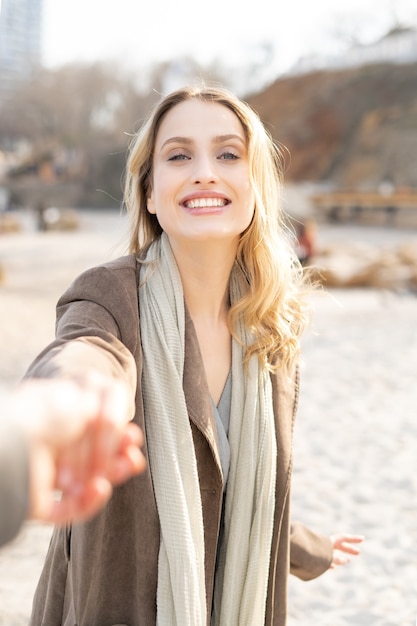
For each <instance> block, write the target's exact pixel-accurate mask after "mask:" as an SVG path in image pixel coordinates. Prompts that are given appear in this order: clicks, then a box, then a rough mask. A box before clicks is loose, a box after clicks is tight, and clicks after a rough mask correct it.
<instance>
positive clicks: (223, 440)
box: [211, 370, 232, 491]
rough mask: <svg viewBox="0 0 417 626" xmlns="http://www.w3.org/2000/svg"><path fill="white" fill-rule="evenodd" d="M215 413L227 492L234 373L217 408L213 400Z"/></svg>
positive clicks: (228, 378) (227, 380)
mask: <svg viewBox="0 0 417 626" xmlns="http://www.w3.org/2000/svg"><path fill="white" fill-rule="evenodd" d="M211 402H212V404H213V411H214V415H215V418H216V426H217V437H218V440H219V452H220V462H221V465H222V471H223V485H224V486H223V490H224V491H225V490H226V483H227V477H228V476H229V468H230V446H229V439H228V436H229V422H230V406H231V402H232V371H231V370H230V372H229V374H228V376H227V379H226V383H225V385H224V389H223V391H222V395H221V396H220V400H219V404H218V405H217V406H216V405H215V403H214V400H213V398H212V399H211Z"/></svg>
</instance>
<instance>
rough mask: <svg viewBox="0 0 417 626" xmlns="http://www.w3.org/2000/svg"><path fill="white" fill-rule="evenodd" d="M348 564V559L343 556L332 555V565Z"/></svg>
mask: <svg viewBox="0 0 417 626" xmlns="http://www.w3.org/2000/svg"><path fill="white" fill-rule="evenodd" d="M349 562H350V558H349V557H348V556H346V555H344V554H340V553H339V552H334V553H333V560H332V565H333V566H335V565H347V564H348V563H349Z"/></svg>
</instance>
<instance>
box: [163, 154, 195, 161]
mask: <svg viewBox="0 0 417 626" xmlns="http://www.w3.org/2000/svg"><path fill="white" fill-rule="evenodd" d="M189 158H190V157H189V156H187V155H186V154H184V152H177V153H175V154H172V155H171V156H169V157H168V161H185V160H187V159H189Z"/></svg>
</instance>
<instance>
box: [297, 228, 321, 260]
mask: <svg viewBox="0 0 417 626" xmlns="http://www.w3.org/2000/svg"><path fill="white" fill-rule="evenodd" d="M296 236H297V241H296V252H297V257H298V260H299V261H300V263H301V265H308V263H309V262H310V261H311V257H312V256H313V255H314V253H315V238H316V229H315V225H314V224H313V223H312V222H310V221H307V222H305V223H303V222H298V223H297V226H296Z"/></svg>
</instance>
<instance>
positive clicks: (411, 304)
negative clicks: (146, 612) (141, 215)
mask: <svg viewBox="0 0 417 626" xmlns="http://www.w3.org/2000/svg"><path fill="white" fill-rule="evenodd" d="M125 226H126V225H125V222H124V219H122V218H120V217H119V216H118V215H117V214H115V213H111V212H92V211H90V212H82V214H81V227H80V229H79V230H78V231H75V232H66V233H65V232H55V233H52V232H51V233H38V232H36V230H35V228H34V222H33V217H32V216H31V215H30V214H29V213H28V214H27V215H26V216H25V228H24V230H23V231H22V232H20V233H15V234H8V235H0V265H1V266H3V268H4V270H5V281H4V283H3V284H2V285H0V350H1V359H0V395H1V391H2V390H6V389H7V388H8V387H9V386H10V385H13V384H14V383H15V382H17V381H18V380H19V378H20V377H21V376H22V374H23V373H24V371H25V369H26V368H27V366H28V365H29V363H30V362H31V360H32V359H33V358H34V357H35V356H36V354H37V353H38V351H39V350H40V349H42V348H43V347H44V346H45V344H46V343H48V342H49V341H50V340H51V339H52V338H53V333H54V318H55V312H54V307H55V303H56V300H57V298H58V297H59V295H60V294H61V293H62V291H63V290H64V289H65V288H66V286H67V285H68V284H69V283H70V281H71V280H72V279H73V278H75V276H76V275H77V274H79V273H80V271H82V270H83V269H86V268H87V267H90V266H92V265H95V264H96V263H100V262H102V261H105V260H107V259H108V258H112V257H115V256H118V255H119V254H120V253H122V252H123V246H122V244H121V241H122V236H123V232H124V231H125ZM318 236H319V242H320V241H323V242H324V241H336V240H337V239H338V238H340V239H344V240H349V239H350V240H351V239H354V240H355V241H358V240H363V241H365V242H370V243H372V244H374V245H386V244H389V243H395V242H397V241H405V240H408V241H411V240H416V241H417V231H414V232H413V231H410V230H407V231H399V230H390V229H387V228H383V227H381V228H371V227H362V228H359V227H352V226H339V227H337V226H332V227H328V226H326V227H324V226H320V227H319V232H318ZM312 302H313V308H314V318H313V324H312V328H311V329H310V330H309V331H308V332H307V333H306V334H305V336H304V339H303V349H302V363H301V368H302V379H301V400H300V406H299V411H298V417H297V424H296V430H295V444H294V480H293V518H294V519H299V520H301V521H303V522H305V523H307V524H308V525H310V526H311V527H312V528H314V529H315V530H317V531H319V532H323V533H326V534H327V533H329V534H330V533H336V532H342V531H346V532H354V533H361V534H363V535H365V537H366V540H365V543H364V545H363V549H362V555H361V556H360V557H359V558H357V559H354V560H353V561H352V563H350V564H349V565H348V566H345V567H343V568H339V569H337V570H335V571H329V572H327V573H326V574H325V575H323V576H322V577H320V578H318V579H316V580H314V581H310V582H308V583H305V582H301V581H299V580H297V579H294V578H291V581H290V611H289V626H348V625H349V626H351V625H352V626H415V624H416V618H417V472H416V473H414V470H415V467H416V448H417V408H416V407H417V384H416V376H417V331H416V329H415V323H416V320H417V296H416V295H415V294H412V293H410V292H407V291H404V290H398V291H395V290H394V291H387V290H371V289H355V290H331V291H329V292H324V293H320V294H316V295H314V297H313V299H312ZM50 534H51V528H50V527H48V526H44V525H40V524H37V523H33V522H29V523H27V524H26V525H25V527H24V529H23V530H22V532H21V533H20V535H19V536H18V538H17V539H16V540H15V541H14V542H13V543H12V544H10V545H8V546H6V547H5V548H3V549H2V550H0V626H27V623H28V616H29V614H30V607H31V601H32V596H33V592H34V589H35V586H36V583H37V580H38V577H39V574H40V570H41V567H42V563H43V559H44V556H45V553H46V550H47V546H48V542H49V537H50ZM46 626H48V625H46Z"/></svg>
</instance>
